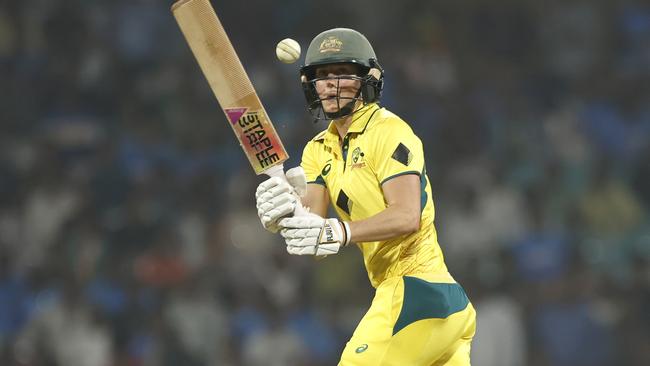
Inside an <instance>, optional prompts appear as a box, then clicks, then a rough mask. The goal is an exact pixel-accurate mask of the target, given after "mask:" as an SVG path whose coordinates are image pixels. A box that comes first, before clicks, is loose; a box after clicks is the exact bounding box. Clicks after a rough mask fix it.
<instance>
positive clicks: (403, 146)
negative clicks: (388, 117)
mask: <svg viewBox="0 0 650 366" xmlns="http://www.w3.org/2000/svg"><path fill="white" fill-rule="evenodd" d="M376 149H377V150H376V153H375V154H373V155H374V156H373V159H372V160H373V166H374V169H375V174H376V175H377V178H378V180H379V182H380V184H384V183H385V182H386V181H388V180H390V179H392V178H395V177H398V176H400V175H404V174H417V175H420V174H422V172H423V170H424V151H423V148H422V141H421V140H420V139H419V138H418V137H417V136H416V135H415V133H413V130H411V128H410V127H409V126H408V125H407V124H406V122H404V121H401V120H396V121H391V122H390V123H386V125H385V126H381V136H380V137H379V138H378V144H377V145H376Z"/></svg>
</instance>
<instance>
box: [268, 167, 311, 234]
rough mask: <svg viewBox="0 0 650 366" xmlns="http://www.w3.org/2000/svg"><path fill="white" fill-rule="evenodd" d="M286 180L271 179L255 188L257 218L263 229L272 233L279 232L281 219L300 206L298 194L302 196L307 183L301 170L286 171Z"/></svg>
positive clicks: (291, 213)
mask: <svg viewBox="0 0 650 366" xmlns="http://www.w3.org/2000/svg"><path fill="white" fill-rule="evenodd" d="M286 175H287V180H288V181H289V182H290V183H291V184H290V183H288V182H287V181H286V180H284V179H282V178H279V177H272V178H269V179H267V180H265V181H264V182H262V183H260V185H259V186H257V191H256V192H255V199H256V201H257V202H256V206H257V216H259V218H260V221H261V222H262V225H263V226H264V228H265V229H266V230H268V231H270V232H272V233H277V232H278V231H279V230H280V227H279V226H278V222H279V221H280V219H282V218H283V217H287V216H291V215H293V214H294V212H295V211H296V207H298V206H300V205H301V203H300V197H299V194H300V195H302V194H304V191H305V189H306V185H307V183H306V182H305V174H304V171H303V170H302V168H300V167H297V168H293V169H289V170H288V171H287V174H286Z"/></svg>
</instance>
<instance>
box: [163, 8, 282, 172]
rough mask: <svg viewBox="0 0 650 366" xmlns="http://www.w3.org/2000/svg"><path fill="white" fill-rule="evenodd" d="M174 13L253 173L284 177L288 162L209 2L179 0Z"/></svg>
mask: <svg viewBox="0 0 650 366" xmlns="http://www.w3.org/2000/svg"><path fill="white" fill-rule="evenodd" d="M171 10H172V13H173V14H174V17H175V18H176V22H177V23H178V26H179V27H180V29H181V31H182V32H183V35H184V36H185V40H186V41H187V43H188V44H189V46H190V49H191V50H192V53H193V54H194V57H195V58H196V60H197V61H198V63H199V66H200V67H201V70H202V71H203V75H204V76H205V78H206V79H207V80H208V83H209V84H210V88H211V89H212V92H213V93H214V95H215V96H216V97H217V100H218V101H219V105H220V106H221V109H223V112H224V113H225V114H226V119H227V120H228V122H229V123H230V126H231V127H232V130H233V132H234V133H235V136H237V140H239V144H240V145H241V147H242V148H243V149H244V153H245V154H246V157H247V158H248V161H249V162H250V164H251V166H252V167H253V170H255V174H258V175H259V174H267V175H269V176H279V177H284V167H283V163H284V162H285V161H286V160H287V159H288V158H289V155H288V154H287V151H286V150H285V149H284V146H283V145H282V141H281V140H280V136H278V134H277V132H276V131H275V128H274V127H273V124H272V123H271V120H270V119H269V117H268V115H267V113H266V111H265V110H264V106H262V102H261V101H260V98H259V97H258V96H257V93H256V92H255V89H254V88H253V84H252V83H251V81H250V79H249V78H248V75H247V74H246V70H244V66H243V65H242V63H241V61H240V60H239V57H238V56H237V53H236V52H235V49H234V47H233V45H232V43H231V42H230V40H229V39H228V35H227V34H226V31H225V30H224V28H223V26H222V25H221V22H220V21H219V18H218V17H217V14H216V13H215V11H214V8H213V7H212V5H210V1H209V0H179V1H176V2H175V3H174V4H173V5H172V8H171Z"/></svg>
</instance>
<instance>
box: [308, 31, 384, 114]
mask: <svg viewBox="0 0 650 366" xmlns="http://www.w3.org/2000/svg"><path fill="white" fill-rule="evenodd" d="M338 63H351V64H355V65H357V66H358V69H359V72H358V79H359V80H360V81H361V88H360V89H359V96H357V97H356V98H354V99H353V100H350V101H349V102H348V103H346V105H345V106H344V107H342V108H341V111H340V112H338V113H335V114H332V113H330V114H327V113H324V112H323V111H322V106H321V100H320V98H319V96H318V94H317V93H316V88H315V81H316V80H317V79H316V78H315V71H316V69H317V68H318V67H319V66H322V65H328V64H338ZM370 70H373V72H370ZM383 71H384V70H383V69H382V68H381V66H380V65H379V63H378V62H377V56H376V55H375V51H374V50H373V48H372V45H371V44H370V42H369V41H368V39H367V38H366V37H365V36H364V35H363V34H361V33H359V32H357V31H356V30H354V29H349V28H334V29H330V30H327V31H325V32H322V33H320V34H319V35H317V36H316V37H314V39H313V40H312V41H311V43H310V44H309V48H307V54H306V56H305V65H304V66H302V67H301V68H300V79H301V81H302V85H303V91H304V93H305V98H306V99H307V106H308V109H309V111H310V112H312V115H313V116H314V117H315V118H316V119H329V118H340V117H342V116H346V115H349V114H351V113H353V112H354V111H353V110H352V108H353V105H354V104H355V103H354V102H355V101H356V100H361V101H363V103H364V104H366V103H372V102H376V101H378V100H379V98H380V96H381V91H382V89H383V74H384V72H383ZM345 107H347V108H345ZM321 117H325V118H321Z"/></svg>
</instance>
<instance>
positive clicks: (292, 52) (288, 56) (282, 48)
mask: <svg viewBox="0 0 650 366" xmlns="http://www.w3.org/2000/svg"><path fill="white" fill-rule="evenodd" d="M275 55H276V56H278V60H280V61H282V62H284V63H285V64H292V63H294V62H296V61H297V60H298V59H299V58H300V45H299V44H298V42H296V41H294V40H293V39H291V38H285V39H283V40H281V41H280V42H278V45H277V46H276V47H275Z"/></svg>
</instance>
